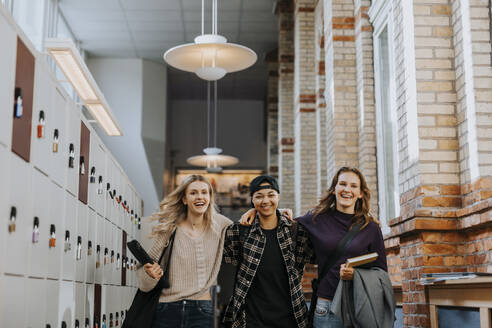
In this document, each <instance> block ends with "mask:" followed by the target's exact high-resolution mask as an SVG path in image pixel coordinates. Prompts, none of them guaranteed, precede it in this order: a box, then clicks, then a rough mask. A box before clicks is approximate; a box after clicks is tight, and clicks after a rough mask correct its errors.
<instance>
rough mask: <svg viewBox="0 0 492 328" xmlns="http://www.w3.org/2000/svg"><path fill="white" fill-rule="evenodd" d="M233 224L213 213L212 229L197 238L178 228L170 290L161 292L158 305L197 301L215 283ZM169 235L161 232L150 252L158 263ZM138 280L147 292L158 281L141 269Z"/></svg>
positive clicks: (170, 273) (140, 286)
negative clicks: (226, 238) (228, 232)
mask: <svg viewBox="0 0 492 328" xmlns="http://www.w3.org/2000/svg"><path fill="white" fill-rule="evenodd" d="M231 223H232V221H231V220H229V219H228V218H226V217H225V216H223V215H221V214H214V216H213V219H212V224H211V225H210V227H209V228H208V229H207V230H206V231H204V232H203V234H202V235H201V236H200V237H196V238H193V237H191V236H189V235H188V234H186V233H185V232H183V230H182V229H180V228H179V227H178V228H177V230H176V236H175V239H174V246H173V251H172V254H171V262H170V265H171V267H170V271H169V283H170V285H171V287H170V288H165V289H163V290H162V294H161V297H160V298H159V302H176V301H180V300H184V299H187V300H193V299H198V298H200V296H202V295H204V294H205V293H206V292H208V291H209V288H210V287H211V286H212V285H215V284H216V280H217V275H218V273H219V269H220V265H221V263H222V251H223V247H224V238H225V232H226V230H227V227H228V226H229V225H230V224H231ZM170 235H171V233H162V234H160V235H158V236H157V237H155V240H154V245H153V246H152V249H151V250H150V251H149V255H150V256H151V257H152V258H153V259H154V260H155V261H158V260H159V257H160V256H161V254H162V250H163V249H164V247H165V246H166V245H167V243H168V241H169V237H170ZM137 277H138V280H139V288H140V290H142V291H144V292H147V291H150V290H152V288H154V287H155V285H156V284H157V281H158V280H155V279H153V278H152V277H150V276H149V275H148V274H147V273H146V272H145V271H144V269H143V267H140V268H138V270H137Z"/></svg>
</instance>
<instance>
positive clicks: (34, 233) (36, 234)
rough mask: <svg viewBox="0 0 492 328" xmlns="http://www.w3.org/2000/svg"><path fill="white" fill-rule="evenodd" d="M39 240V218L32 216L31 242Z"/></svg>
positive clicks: (34, 242)
mask: <svg viewBox="0 0 492 328" xmlns="http://www.w3.org/2000/svg"><path fill="white" fill-rule="evenodd" d="M38 241H39V218H38V217H37V216H35V217H34V222H33V227H32V243H33V244H36V243H37V242H38Z"/></svg>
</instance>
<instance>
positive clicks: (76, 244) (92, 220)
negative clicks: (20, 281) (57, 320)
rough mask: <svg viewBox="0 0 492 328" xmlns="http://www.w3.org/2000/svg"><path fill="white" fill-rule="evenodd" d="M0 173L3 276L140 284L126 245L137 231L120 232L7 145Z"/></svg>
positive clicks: (0, 263)
mask: <svg viewBox="0 0 492 328" xmlns="http://www.w3.org/2000/svg"><path fill="white" fill-rule="evenodd" d="M6 163H10V168H9V170H7V169H5V168H4V167H3V166H5V165H6ZM0 172H1V173H0V174H2V175H3V176H0V180H2V181H6V182H7V183H6V184H2V185H1V186H0V209H1V210H2V213H5V214H6V215H2V216H1V218H0V220H1V221H0V222H1V223H2V226H3V227H5V229H1V231H0V246H1V249H0V272H5V273H8V274H15V275H24V274H25V275H28V276H30V277H39V278H50V279H59V278H60V279H64V280H75V281H80V282H88V283H94V282H95V283H106V284H115V285H120V284H121V285H128V286H135V285H136V281H135V270H136V260H135V259H134V258H133V257H132V256H131V254H130V252H129V251H127V247H126V242H127V241H129V240H131V239H140V231H139V230H137V229H133V230H131V231H129V232H127V231H125V230H122V229H121V228H120V227H118V226H116V225H115V224H114V223H113V222H110V221H109V220H108V219H106V218H104V217H102V216H100V215H99V214H98V213H97V212H95V211H94V210H93V209H91V208H90V207H88V206H86V205H85V204H83V203H82V202H80V201H79V200H77V199H76V198H75V197H74V196H73V195H71V194H70V193H68V192H66V191H65V190H63V189H62V188H60V187H59V186H58V185H56V184H55V183H53V182H52V181H51V180H50V179H49V178H48V177H47V176H45V175H44V174H43V173H42V172H40V171H38V170H37V169H36V168H32V167H31V166H30V165H29V164H28V163H26V162H25V161H23V160H22V159H20V158H19V157H18V156H17V155H15V154H13V153H10V152H9V151H8V150H7V149H6V148H5V147H3V146H0ZM5 172H9V174H8V176H7V175H6V173H5ZM133 226H134V225H133Z"/></svg>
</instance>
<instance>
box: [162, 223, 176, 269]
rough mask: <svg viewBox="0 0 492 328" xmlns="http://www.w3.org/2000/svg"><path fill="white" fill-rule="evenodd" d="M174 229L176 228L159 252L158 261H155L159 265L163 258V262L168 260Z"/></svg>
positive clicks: (174, 232) (174, 234) (172, 243)
mask: <svg viewBox="0 0 492 328" xmlns="http://www.w3.org/2000/svg"><path fill="white" fill-rule="evenodd" d="M176 230H177V228H174V231H173V233H172V234H171V236H170V237H169V241H168V243H167V246H166V247H164V249H163V250H162V254H161V257H160V258H159V262H157V263H159V265H161V263H162V259H164V263H166V264H167V263H168V262H169V257H170V256H171V251H172V248H173V245H174V236H176ZM166 267H167V265H166Z"/></svg>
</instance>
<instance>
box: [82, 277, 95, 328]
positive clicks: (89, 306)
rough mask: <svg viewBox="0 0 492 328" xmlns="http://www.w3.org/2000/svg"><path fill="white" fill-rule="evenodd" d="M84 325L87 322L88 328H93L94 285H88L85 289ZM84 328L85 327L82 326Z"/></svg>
mask: <svg viewBox="0 0 492 328" xmlns="http://www.w3.org/2000/svg"><path fill="white" fill-rule="evenodd" d="M84 303H85V306H84V324H85V322H87V321H89V327H93V323H94V285H93V284H89V285H87V287H86V289H85V299H84ZM84 328H85V326H84Z"/></svg>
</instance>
